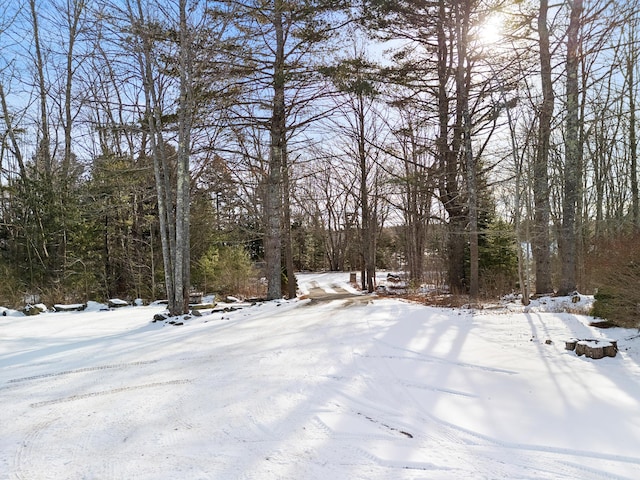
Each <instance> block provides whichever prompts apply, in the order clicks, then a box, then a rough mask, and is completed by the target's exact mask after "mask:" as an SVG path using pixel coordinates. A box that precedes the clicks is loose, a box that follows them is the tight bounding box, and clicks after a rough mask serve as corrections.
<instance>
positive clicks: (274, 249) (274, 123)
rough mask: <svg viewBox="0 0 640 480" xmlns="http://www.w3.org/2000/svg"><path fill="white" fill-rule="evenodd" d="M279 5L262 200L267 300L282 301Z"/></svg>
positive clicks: (278, 7) (278, 4)
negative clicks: (264, 188)
mask: <svg viewBox="0 0 640 480" xmlns="http://www.w3.org/2000/svg"><path fill="white" fill-rule="evenodd" d="M283 15H284V14H283V2H282V0H274V12H273V26H274V28H275V38H276V45H275V58H274V64H273V111H272V114H271V132H270V133H271V140H270V143H271V145H270V153H269V172H268V176H267V189H266V198H265V207H264V214H265V241H264V243H265V247H264V250H265V252H264V253H265V261H266V264H267V275H266V276H267V299H269V300H273V299H276V298H281V297H282V274H281V272H282V230H281V229H282V195H283V193H284V194H285V195H288V193H289V192H283V191H282V168H283V165H284V158H285V155H286V153H285V152H286V118H285V73H286V72H285V64H284V60H285V59H284V28H283Z"/></svg>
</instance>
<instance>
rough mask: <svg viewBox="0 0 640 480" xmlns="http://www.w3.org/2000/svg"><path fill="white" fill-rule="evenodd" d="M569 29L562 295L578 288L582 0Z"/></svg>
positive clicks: (573, 9) (575, 5) (573, 11)
mask: <svg viewBox="0 0 640 480" xmlns="http://www.w3.org/2000/svg"><path fill="white" fill-rule="evenodd" d="M570 5H571V11H570V14H569V28H568V31H567V83H566V104H567V118H566V126H565V166H564V195H563V199H562V225H561V230H560V238H559V240H560V242H559V243H558V247H559V252H560V261H561V279H560V287H559V289H558V294H559V295H567V294H569V293H571V292H572V291H575V290H576V251H577V248H576V246H577V245H576V243H577V234H576V215H577V211H576V210H577V205H578V196H579V195H581V188H580V178H581V173H580V168H581V159H582V155H581V150H582V145H581V143H580V124H579V120H580V115H579V113H580V110H579V109H580V105H579V103H578V101H579V88H578V66H579V60H580V58H579V50H578V43H579V30H580V19H581V16H582V0H574V1H573V2H571V3H570Z"/></svg>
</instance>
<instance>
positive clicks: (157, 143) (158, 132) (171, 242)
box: [130, 0, 177, 312]
mask: <svg viewBox="0 0 640 480" xmlns="http://www.w3.org/2000/svg"><path fill="white" fill-rule="evenodd" d="M136 7H137V15H136V14H134V13H133V12H130V15H131V22H132V24H133V25H136V27H137V28H138V30H139V31H137V32H135V33H137V34H138V35H139V37H140V41H141V45H142V47H141V48H142V50H141V51H140V52H138V62H139V68H140V74H141V76H142V84H143V90H144V97H145V118H146V122H147V127H148V129H149V143H150V146H151V154H152V158H153V172H154V177H155V183H156V194H157V197H158V221H159V227H160V240H161V246H162V260H163V266H164V281H165V290H166V294H167V300H168V302H169V312H175V311H176V310H177V309H176V308H175V306H174V300H175V284H174V278H175V277H174V275H173V271H174V263H175V256H174V254H175V214H174V205H173V201H172V200H171V198H172V195H171V191H170V185H169V170H168V164H167V159H166V151H165V147H164V138H163V135H162V112H161V109H160V105H159V101H158V94H157V92H156V85H155V82H154V76H153V64H152V60H151V59H152V56H153V44H152V41H151V39H150V38H149V32H146V31H145V30H144V29H145V28H146V27H145V24H144V23H145V22H144V18H145V17H144V11H143V8H142V4H141V1H140V0H137V3H136Z"/></svg>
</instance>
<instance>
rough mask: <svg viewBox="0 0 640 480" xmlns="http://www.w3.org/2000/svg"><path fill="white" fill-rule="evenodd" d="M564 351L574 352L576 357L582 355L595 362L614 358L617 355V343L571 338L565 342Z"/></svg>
mask: <svg viewBox="0 0 640 480" xmlns="http://www.w3.org/2000/svg"><path fill="white" fill-rule="evenodd" d="M565 349H566V350H573V351H575V352H576V355H578V356H582V355H584V356H585V357H588V358H593V359H594V360H597V359H600V358H604V357H615V356H616V354H617V353H618V341H617V340H607V339H600V340H597V339H593V338H589V339H577V338H572V339H570V340H567V341H566V342H565Z"/></svg>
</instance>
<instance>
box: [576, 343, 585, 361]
mask: <svg viewBox="0 0 640 480" xmlns="http://www.w3.org/2000/svg"><path fill="white" fill-rule="evenodd" d="M585 353H587V342H585V341H584V340H583V341H580V342H578V343H576V355H578V356H579V357H580V356H582V355H584V354H585Z"/></svg>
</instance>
